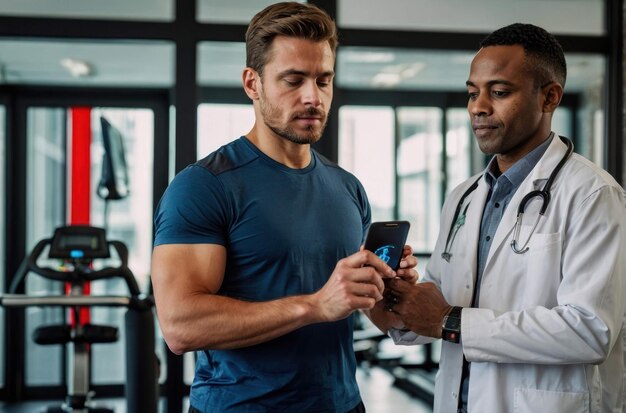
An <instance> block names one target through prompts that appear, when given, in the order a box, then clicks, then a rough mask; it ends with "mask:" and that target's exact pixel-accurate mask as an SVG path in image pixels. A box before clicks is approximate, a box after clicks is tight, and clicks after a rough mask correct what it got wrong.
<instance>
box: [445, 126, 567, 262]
mask: <svg viewBox="0 0 626 413" xmlns="http://www.w3.org/2000/svg"><path fill="white" fill-rule="evenodd" d="M559 137H560V138H561V140H562V141H563V143H565V145H567V150H566V151H565V155H563V158H561V160H560V161H559V163H558V164H557V165H556V167H555V168H554V170H552V173H551V174H550V176H549V177H548V180H547V182H546V184H545V185H544V186H543V189H540V190H535V191H531V192H529V193H528V194H526V196H524V198H522V201H521V202H520V204H519V207H518V208H517V219H516V221H515V229H514V231H513V240H512V241H511V249H512V250H513V252H515V253H516V254H524V253H525V252H526V251H528V249H529V248H528V243H529V242H530V239H531V237H532V236H533V233H534V232H535V229H536V228H537V225H538V224H539V220H540V219H541V217H542V216H543V214H544V213H545V212H546V209H547V208H548V204H550V188H551V187H552V183H553V182H554V180H555V179H556V176H557V175H558V173H559V172H560V171H561V169H562V168H563V165H565V162H567V160H568V159H569V157H570V155H571V154H572V152H574V144H573V143H572V141H570V140H569V139H567V138H565V137H563V136H559ZM481 178H482V175H481V176H479V177H478V179H476V181H474V183H473V184H472V185H471V186H470V187H469V188H467V190H466V191H465V192H464V193H463V195H462V196H461V199H460V200H459V203H458V204H457V206H456V210H455V211H454V216H453V218H452V225H450V230H449V231H448V238H447V239H446V247H445V248H444V250H443V252H442V253H441V258H443V259H444V260H446V261H447V262H450V257H452V253H451V252H450V249H451V248H452V244H453V243H454V239H455V238H456V235H457V233H458V232H459V229H460V228H461V227H462V226H463V225H464V224H465V217H466V214H467V208H468V207H469V204H470V203H469V202H468V203H467V205H465V208H464V209H463V212H462V213H461V208H463V204H464V203H465V199H466V198H467V197H468V196H469V194H471V193H472V192H474V190H475V189H476V188H477V187H478V182H479V181H480V179H481ZM536 197H540V198H541V202H542V205H541V209H540V210H539V214H538V215H537V220H536V221H535V225H533V228H532V230H531V231H530V234H529V235H528V238H527V239H526V242H524V244H523V245H522V246H521V247H519V242H518V240H519V236H520V231H521V229H522V220H523V218H524V210H525V209H526V205H527V204H528V202H530V200H531V199H533V198H536Z"/></svg>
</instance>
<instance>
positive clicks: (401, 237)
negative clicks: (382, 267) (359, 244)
mask: <svg viewBox="0 0 626 413" xmlns="http://www.w3.org/2000/svg"><path fill="white" fill-rule="evenodd" d="M409 226H410V224H409V222H408V221H384V222H373V223H372V224H371V225H370V228H369V230H368V231H367V237H366V239H365V245H364V247H365V249H367V250H370V251H372V252H373V253H374V254H376V255H377V256H378V257H379V258H380V259H381V260H383V261H384V262H385V263H386V264H387V265H389V266H390V267H391V268H393V269H394V270H397V269H398V267H399V266H400V260H401V259H402V250H403V249H404V244H405V243H406V238H407V236H408V234H409Z"/></svg>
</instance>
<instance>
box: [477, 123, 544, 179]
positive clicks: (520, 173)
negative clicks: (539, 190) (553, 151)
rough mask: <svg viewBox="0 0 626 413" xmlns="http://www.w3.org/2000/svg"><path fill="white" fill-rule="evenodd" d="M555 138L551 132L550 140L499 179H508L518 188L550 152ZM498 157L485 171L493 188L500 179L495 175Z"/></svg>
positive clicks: (492, 160)
mask: <svg viewBox="0 0 626 413" xmlns="http://www.w3.org/2000/svg"><path fill="white" fill-rule="evenodd" d="M553 138H554V132H550V135H548V138H547V139H546V140H545V141H543V142H542V143H541V145H539V146H537V147H536V148H535V149H533V150H532V151H530V152H529V153H528V154H527V155H526V156H524V157H523V158H522V159H520V160H519V161H517V162H515V163H514V164H513V166H511V167H510V168H509V169H508V170H507V171H506V172H505V173H503V174H502V175H500V177H499V178H502V177H504V178H506V179H507V180H508V181H509V182H511V184H512V185H513V187H514V188H517V187H518V186H519V185H520V184H521V183H522V181H524V179H526V177H527V176H528V174H530V171H532V170H533V168H534V167H535V165H537V163H538V162H539V160H540V159H541V157H542V156H543V154H544V153H545V152H546V150H548V146H550V142H552V139H553ZM496 162H497V161H496V157H495V156H494V157H493V158H491V161H489V165H487V169H486V171H485V179H486V181H487V183H488V184H489V186H490V187H493V184H494V183H495V181H497V180H498V179H499V178H496V175H495V174H494V173H493V171H494V170H495V168H497V163H496Z"/></svg>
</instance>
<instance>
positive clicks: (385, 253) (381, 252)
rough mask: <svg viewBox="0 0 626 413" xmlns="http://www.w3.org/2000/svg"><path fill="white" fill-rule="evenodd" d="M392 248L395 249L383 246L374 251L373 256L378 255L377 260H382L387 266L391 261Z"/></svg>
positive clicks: (390, 246)
mask: <svg viewBox="0 0 626 413" xmlns="http://www.w3.org/2000/svg"><path fill="white" fill-rule="evenodd" d="M392 248H395V247H394V246H393V245H384V246H382V247H380V248H378V249H377V250H376V251H374V254H376V255H378V258H380V259H381V260H383V261H384V262H385V264H388V263H389V260H390V259H391V249H392Z"/></svg>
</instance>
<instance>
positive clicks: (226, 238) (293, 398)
mask: <svg viewBox="0 0 626 413" xmlns="http://www.w3.org/2000/svg"><path fill="white" fill-rule="evenodd" d="M311 156H312V158H311V163H310V165H309V166H307V167H306V168H303V169H291V168H288V167H286V166H285V165H282V164H280V163H278V162H276V161H274V160H272V159H271V158H269V157H268V156H266V155H265V154H263V153H262V152H261V151H259V150H258V149H257V148H256V147H255V146H254V145H253V144H252V143H251V142H249V141H248V140H247V139H246V138H245V137H241V138H240V139H238V140H236V141H233V142H231V143H230V144H228V145H225V146H223V147H221V148H220V149H218V150H217V151H216V152H213V153H212V154H210V155H209V156H207V157H206V158H204V159H202V160H200V161H198V162H197V163H195V164H193V165H190V166H188V167H187V168H186V169H184V170H183V171H181V172H180V173H179V174H178V175H177V176H176V178H175V179H174V181H173V182H172V183H171V184H170V186H169V187H168V189H167V191H166V192H165V194H164V195H163V198H162V199H161V202H160V204H159V207H158V209H157V213H156V218H155V224H156V229H155V234H156V239H155V245H160V244H174V243H177V244H180V243H185V244H193V243H209V244H220V245H224V246H225V247H226V248H227V262H226V271H225V276H224V281H223V283H222V286H221V288H220V290H219V292H218V294H220V295H224V296H229V297H233V298H237V299H242V300H248V301H267V300H273V299H277V298H281V297H285V296H289V295H296V294H309V293H313V292H315V291H317V290H319V289H320V288H321V287H322V286H323V285H324V284H325V283H326V281H327V280H328V278H329V277H330V274H331V273H332V271H333V269H334V268H335V265H336V263H337V261H339V260H340V259H341V258H344V257H346V256H348V255H350V254H352V253H354V252H356V251H357V250H358V249H359V246H360V245H361V243H362V242H363V238H364V234H365V232H366V229H367V227H368V226H369V223H370V219H371V214H370V208H369V204H368V201H367V197H366V194H365V190H364V189H363V187H362V185H361V184H360V183H359V181H358V180H357V179H356V178H355V177H354V176H353V175H351V174H350V173H348V172H346V171H345V170H343V169H341V168H340V167H338V166H337V165H336V164H334V163H332V162H330V161H328V160H327V159H325V158H324V157H322V156H321V155H319V154H318V153H316V152H315V151H314V150H311ZM181 276H184V274H181ZM352 329H353V317H348V318H346V319H344V320H340V321H337V322H332V323H319V324H313V325H309V326H306V327H303V328H300V329H298V330H295V331H293V332H291V333H288V334H286V335H284V336H282V337H279V338H276V339H274V340H271V341H268V342H265V343H262V344H258V345H254V346H250V347H246V348H241V349H235V350H207V351H201V352H198V354H197V355H198V361H197V364H196V375H195V378H194V382H193V385H192V387H191V395H190V401H191V404H192V405H193V406H194V407H195V408H196V409H199V410H201V411H203V412H207V413H208V412H231V411H232V412H301V413H305V412H311V413H312V412H320V413H321V412H329V413H330V412H332V413H335V412H344V411H348V410H349V409H351V408H353V407H355V406H356V405H357V404H358V403H359V402H360V395H359V391H358V388H357V383H356V380H355V370H356V362H355V357H354V351H353V348H352V340H353V338H352ZM209 334H210V332H209Z"/></svg>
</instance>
